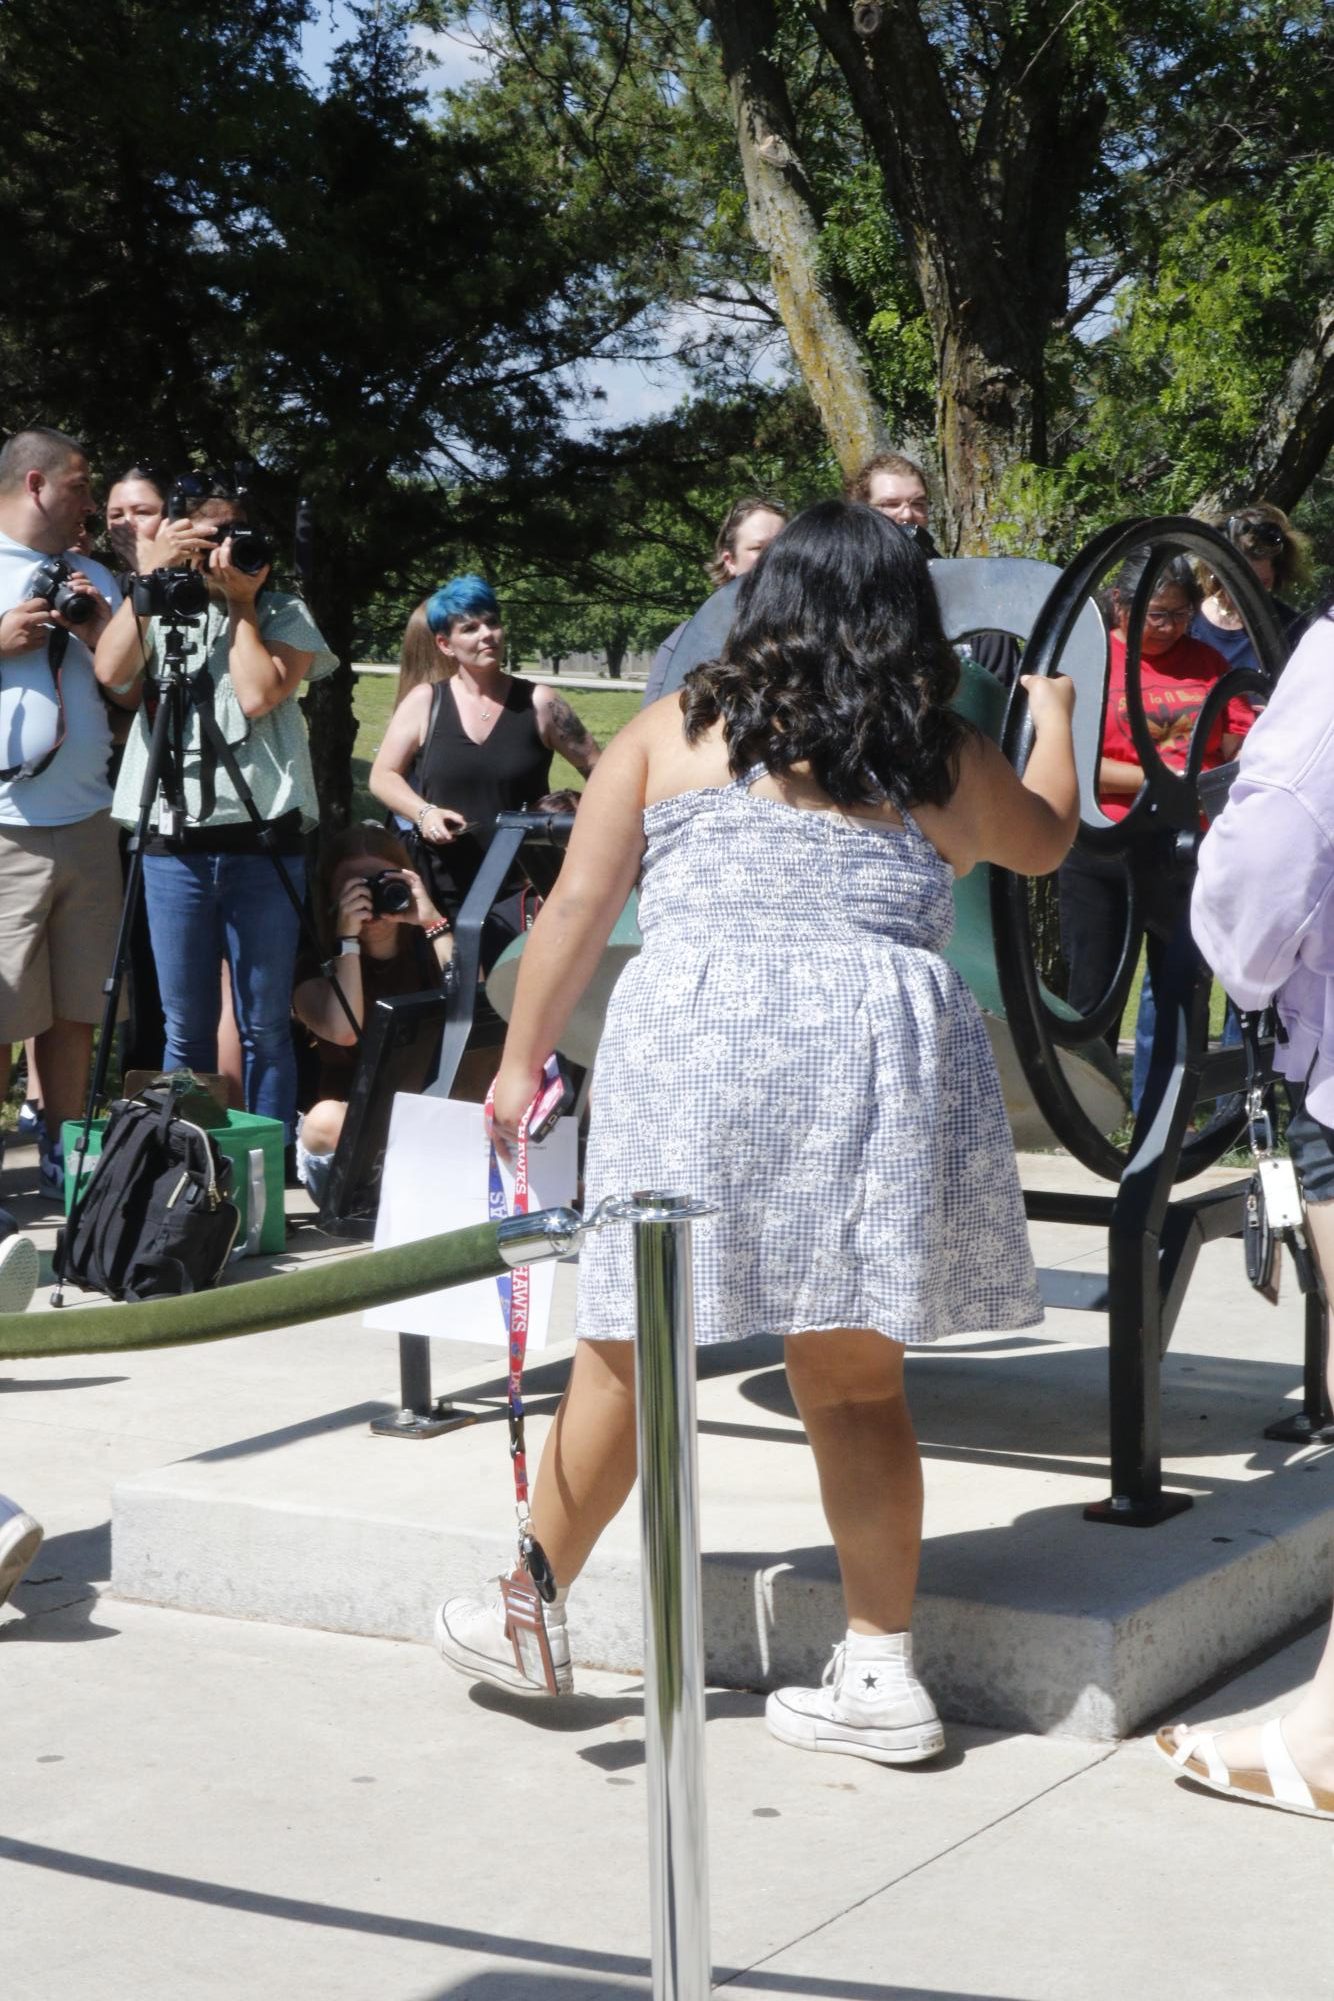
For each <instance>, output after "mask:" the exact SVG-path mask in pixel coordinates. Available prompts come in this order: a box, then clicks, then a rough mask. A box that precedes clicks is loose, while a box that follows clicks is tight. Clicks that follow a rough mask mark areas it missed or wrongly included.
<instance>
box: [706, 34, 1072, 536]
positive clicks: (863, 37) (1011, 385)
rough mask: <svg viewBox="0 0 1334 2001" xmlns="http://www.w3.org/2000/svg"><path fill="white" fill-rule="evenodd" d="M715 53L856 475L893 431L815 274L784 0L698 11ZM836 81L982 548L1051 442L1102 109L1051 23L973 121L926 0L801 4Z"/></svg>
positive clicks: (777, 277) (955, 503)
mask: <svg viewBox="0 0 1334 2001" xmlns="http://www.w3.org/2000/svg"><path fill="white" fill-rule="evenodd" d="M700 4H701V7H702V10H703V11H704V12H705V13H706V15H707V17H708V19H709V20H710V21H711V23H712V24H713V27H714V30H715V33H716V35H717V38H718V41H719V44H720V46H721V49H722V55H723V64H724V69H725V72H726V76H727V80H728V84H729V87H730V89H731V92H732V102H733V107H734V111H735V117H736V126H737V134H738V140H739V144H740V150H741V162H742V170H743V172H744V174H745V180H746V191H747V196H748V199H749V205H750V216H751V227H752V231H753V234H754V236H755V239H756V242H757V243H758V244H759V245H760V247H761V248H762V249H763V250H764V251H765V252H766V254H767V255H768V257H769V260H770V268H771V271H772V274H773V282H774V289H775V292H776V293H777V294H778V298H779V302H780V308H781V311H782V315H783V322H784V325H785V326H786V327H787V329H788V334H789V338H790V339H791V342H792V349H793V353H794V355H795V357H796V360H797V364H798V367H799V368H800V369H801V372H802V376H803V378H804V379H805V381H806V384H807V387H808V388H809V390H810V392H811V395H812V396H813V398H814V400H815V403H816V406H817V408H818V409H819V411H820V414H821V416H822V418H823V419H824V422H825V425H826V429H827V430H828V433H829V436H830V440H831V442H832V444H833V446H834V449H835V451H836V452H837V453H838V456H839V459H840V462H841V463H842V464H843V465H844V466H845V467H848V466H850V465H852V464H854V463H855V462H856V461H857V460H858V459H860V458H864V457H865V456H866V455H867V453H868V452H869V451H872V450H875V449H877V448H878V447H879V446H880V445H881V444H883V443H884V442H885V441H886V440H885V434H884V429H883V424H882V421H881V418H880V414H879V412H878V411H877V410H876V408H875V404H874V398H873V396H872V394H871V392H870V387H869V383H868V381H867V377H866V373H865V368H864V365H863V362H862V358H861V354H860V351H859V349H858V345H857V341H856V338H855V337H854V335H853V334H852V332H851V330H850V328H849V326H848V323H847V321H846V319H845V318H844V317H843V316H842V315H841V314H840V313H839V312H838V311H837V309H836V306H835V304H834V303H833V302H832V301H831V300H830V298H829V296H828V293H827V291H825V290H822V288H821V287H820V285H819V283H818V279H817V276H816V273H817V271H818V250H819V245H818V230H819V217H818V213H817V207H816V203H815V200H814V198H813V194H812V191H811V188H810V186H809V183H808V181H807V179H806V176H805V174H804V173H803V171H802V168H801V164H800V144H799V135H798V133H797V130H796V121H795V119H794V116H793V112H792V107H791V103H790V100H789V97H788V93H787V89H786V86H785V84H784V81H783V76H782V72H781V70H780V68H779V66H778V62H777V59H776V56H775V48H776V38H777V32H778V17H777V11H776V6H775V0H700ZM795 4H797V5H799V6H801V7H802V9H803V11H804V12H805V14H806V17H807V19H808V20H809V22H810V23H811V25H812V27H813V28H814V29H815V31H816V33H817V34H818V35H819V37H820V39H821V41H822V42H823V43H824V45H825V48H826V49H827V51H828V53H829V54H830V56H831V57H832V58H833V60H834V62H835V63H836V64H837V66H838V68H839V70H840V71H841V73H842V76H843V80H844V83H845V85H846V87H847V90H848V93H849V99H850V102H851V105H852V108H853V111H854V113H855V115H856V117H857V119H858V122H859V123H860V125H861V127H862V130H863V133H864V135H865V139H866V143H867V147H868V150H869V152H870V153H871V155H872V157H873V158H874V159H875V160H876V162H877V164H878V166H879V168H880V172H881V175H882V177H883V181H884V187H885V197H886V201H887V204H888V206H889V208H890V210H891V212H892V214H893V215H894V218H895V220H896V222H897V224H898V226H899V229H900V231H901V233H902V237H903V241H904V243H905V245H906V246H907V249H908V253H909V257H910V259H911V262H912V266H913V271H914V275H915V277H916V281H917V285H918V288H919V291H920V294H921V298H922V304H923V307H924V310H925V313H926V317H927V321H928V324H929V326H930V328H931V334H932V340H933V343H934V348H935V359H936V375H937V395H936V444H937V449H938V453H939V458H940V465H941V471H942V475H943V480H944V502H945V506H944V519H943V521H941V522H939V523H938V540H939V541H940V542H941V544H942V546H944V547H945V548H946V549H947V550H948V551H949V552H950V553H951V554H966V555H972V554H982V553H985V551H986V550H987V548H988V546H989V541H990V521H991V514H992V510H993V508H994V506H995V501H996V496H997V492H998V489H999V487H1000V484H1001V481H1002V479H1003V478H1004V475H1005V473H1006V472H1007V470H1008V469H1009V468H1010V467H1011V466H1012V465H1014V464H1016V463H1017V462H1018V461H1020V460H1023V459H1030V458H1041V457H1042V456H1043V454H1044V452H1045V449H1046V398H1045V385H1044V367H1045V360H1046V346H1047V337H1048V334H1049V332H1050V330H1051V328H1052V327H1053V326H1054V325H1055V324H1057V323H1058V322H1059V320H1060V318H1061V315H1062V314H1063V313H1064V312H1065V310H1066V306H1067V304H1068V296H1067V291H1068V273H1069V257H1068V247H1067V233H1068V226H1069V223H1070V220H1071V216H1072V213H1073V208H1074V204H1075V201H1076V199H1077V197H1078V194H1079V191H1080V189H1081V188H1082V186H1083V185H1084V182H1085V180H1086V177H1087V174H1088V172H1089V171H1090V169H1091V168H1092V166H1093V164H1094V162H1095V160H1096V157H1097V151H1098V145H1099V141H1100V137H1101V132H1102V126H1103V122H1104V119H1105V116H1106V107H1105V104H1104V102H1103V100H1102V98H1101V97H1100V96H1099V95H1098V94H1097V93H1096V92H1094V91H1092V90H1091V89H1089V88H1088V87H1087V85H1086V83H1085V82H1084V81H1083V80H1082V79H1080V78H1078V77H1076V76H1075V75H1074V74H1073V72H1072V69H1071V65H1070V62H1069V59H1068V52H1067V47H1066V43H1065V40H1064V38H1063V35H1062V33H1061V21H1060V19H1059V18H1054V19H1049V18H1048V14H1049V10H1048V9H1047V8H1045V7H1042V6H1040V5H1039V6H1035V7H1034V8H1033V10H1032V15H1031V17H1030V18H1027V20H1026V25H1022V26H1020V27H1016V28H1012V29H1011V30H1010V31H1009V32H1008V39H1007V41H1006V43H1005V45H1004V47H1003V48H1002V50H1001V52H1000V55H999V57H998V60H997V64H996V67H995V72H994V75H993V78H992V82H991V86H990V89H989V94H988V98H987V102H986V104H985V106H984V107H983V110H982V113H981V116H980V118H979V120H978V121H977V125H976V130H975V131H972V132H970V133H965V130H964V127H963V125H962V124H961V122H960V120H959V119H958V118H956V116H955V112H954V108H953V105H952V103H951V99H950V95H949V92H948V90H947V87H946V83H945V80H944V77H943V75H942V72H941V66H940V59H939V57H938V55H937V52H936V50H935V48H934V47H933V46H932V43H931V39H930V36H929V35H928V33H927V30H926V27H925V25H924V23H923V21H922V17H921V12H920V10H919V7H918V5H917V0H795Z"/></svg>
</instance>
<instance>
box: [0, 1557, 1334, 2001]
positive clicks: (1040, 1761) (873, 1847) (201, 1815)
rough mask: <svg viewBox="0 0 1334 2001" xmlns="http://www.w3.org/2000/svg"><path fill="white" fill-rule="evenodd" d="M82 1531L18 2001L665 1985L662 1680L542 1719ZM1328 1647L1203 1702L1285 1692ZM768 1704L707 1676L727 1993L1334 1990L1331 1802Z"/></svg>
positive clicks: (27, 1649) (46, 1737) (10, 1930)
mask: <svg viewBox="0 0 1334 2001" xmlns="http://www.w3.org/2000/svg"><path fill="white" fill-rule="evenodd" d="M90 1547H91V1545H90V1544H88V1543H86V1542H85V1544H84V1545H83V1548H82V1551H80V1550H78V1549H76V1548H73V1547H71V1545H70V1543H69V1541H68V1540H67V1539H62V1538H57V1539H56V1540H55V1541H53V1543H52V1545H51V1548H50V1550H49V1551H48V1553H47V1555H46V1556H45V1558H44V1559H42V1567H41V1569H40V1570H39V1575H50V1574H51V1573H52V1571H53V1569H55V1568H60V1569H62V1570H64V1571H65V1576H66V1589H67V1590H68V1591H69V1594H70V1597H71V1599H72V1600H73V1602H67V1603H66V1604H65V1605H64V1606H63V1607H62V1608H60V1609H55V1608H54V1607H53V1608H52V1609H49V1610H46V1611H41V1610H38V1609H36V1607H35V1606H34V1605H33V1603H32V1599H33V1595H34V1594H33V1593H31V1592H30V1593H28V1594H26V1596H27V1600H28V1611H27V1614H26V1616H25V1615H23V1614H22V1613H20V1614H15V1613H13V1612H9V1613H7V1614H3V1615H0V1673H2V1674H3V1678H4V1690H5V1704H6V1715H7V1724H8V1727H7V1729H6V1733H5V1757H4V1766H5V1779H4V1814H3V1830H4V1831H3V1834H2V1835H0V1865H2V1866H0V1945H3V1947H4V1968H5V1975H4V1983H5V1993H6V1995H7V1996H8V1997H9V2001H205V1998H206V1997H208V1998H209V2001H211V1997H214V1996H216V1997H219V2001H221V1997H224V1996H225V1997H228V2001H232V1997H236V1996H244V1997H245V2001H290V1997H292V1996H298V1997H305V1996H307V1995H316V1994H318V1995H320V1996H321V1997H323V2001H446V1997H450V2001H453V1997H467V1998H468V2001H604V1998H609V1997H613V1996H623V1995H646V1994H647V1993H648V1991H649V1987H648V1980H647V1977H646V1974H647V1966H646V1953H647V1940H648V1932H649V1923H648V1909H647V1891H646V1883H647V1852H646V1837H645V1798H644V1768H643V1749H642V1703H641V1698H640V1691H639V1686H638V1684H637V1683H636V1682H634V1681H632V1680H627V1679H624V1678H618V1677H614V1676H610V1675H603V1676H585V1677H584V1686H585V1689H586V1690H587V1691H588V1692H587V1693H586V1694H584V1695H581V1696H578V1697H575V1698H574V1699H573V1700H571V1701H570V1702H569V1703H568V1704H566V1705H564V1706H562V1707H560V1708H559V1709H557V1710H554V1711H548V1710H546V1709H545V1707H544V1706H538V1707H534V1706H530V1705H524V1704H522V1703H520V1702H518V1701H514V1702H511V1701H510V1700H509V1699H507V1698H505V1697H504V1696H502V1695H500V1694H491V1693H488V1692H485V1691H481V1690H470V1689H469V1688H468V1687H467V1686H466V1685H465V1684H464V1683H463V1682H462V1681H460V1680H457V1679H456V1678H455V1677H454V1676H453V1675H451V1674H449V1673H448V1672H447V1671H446V1670H445V1669H444V1668H443V1667H442V1666H441V1664H440V1663H439V1662H438V1661H437V1660H436V1659H435V1658H434V1656H433V1655H432V1654H431V1653H430V1652H429V1651H428V1650H427V1649H426V1648H424V1647H416V1646H404V1645H399V1644H395V1643H393V1642H390V1641H384V1640H365V1639H355V1638H351V1637H347V1636H344V1635H338V1634H329V1633H315V1632H305V1631H302V1630H300V1629H298V1628H295V1627H279V1626H266V1625H257V1624H249V1623H246V1622H242V1621H236V1620H227V1619H211V1618H207V1617H204V1616H201V1615H198V1614H189V1613H180V1612H169V1611H161V1610H153V1609H149V1608H146V1607H141V1606H134V1605H127V1604H120V1603H116V1602H114V1601H111V1600H106V1599H103V1600H100V1601H99V1600H98V1599H97V1598H96V1597H95V1596H93V1595H92V1594H91V1592H90V1591H87V1590H86V1587H84V1586H81V1585H79V1583H78V1581H77V1578H76V1571H77V1569H78V1567H79V1566H78V1563H77V1558H78V1557H79V1555H80V1554H82V1555H84V1556H86V1555H87V1554H88V1553H89V1550H90ZM94 1568H95V1566H94ZM79 1589H84V1590H85V1595H84V1596H82V1597H81V1598H80V1597H75V1595H74V1594H75V1592H76V1591H77V1590H79ZM1315 1649H1316V1641H1315V1639H1314V1638H1312V1639H1308V1640H1307V1641H1305V1642H1303V1643H1302V1644H1300V1645H1298V1646H1295V1647H1291V1648H1289V1649H1287V1650H1286V1651H1285V1652H1283V1653H1282V1654H1280V1655H1279V1656H1277V1657H1276V1658H1275V1659H1273V1660H1272V1661H1270V1662H1268V1663H1266V1664H1265V1665H1264V1666H1263V1667H1261V1668H1259V1669H1257V1670H1255V1671H1254V1672H1253V1673H1252V1674H1250V1675H1248V1676H1247V1677H1245V1678H1244V1679H1243V1680H1241V1681H1240V1682H1238V1683H1236V1684H1234V1685H1233V1686H1232V1687H1230V1688H1228V1689H1226V1690H1224V1691H1223V1692H1221V1693H1220V1694H1219V1695H1217V1696H1216V1697H1214V1698H1213V1699H1211V1700H1207V1701H1204V1702H1201V1703H1198V1704H1196V1705H1195V1706H1194V1712H1193V1713H1194V1714H1195V1715H1199V1716H1208V1717H1217V1716H1223V1715H1227V1714H1231V1713H1234V1712H1236V1711H1239V1710H1242V1709H1245V1708H1248V1707H1249V1706H1251V1705H1252V1704H1258V1705H1259V1706H1261V1707H1263V1708H1266V1709H1268V1708H1271V1707H1273V1706H1274V1705H1276V1704H1281V1703H1282V1702H1283V1701H1284V1700H1286V1699H1287V1698H1288V1696H1289V1694H1290V1692H1291V1690H1292V1689H1293V1688H1294V1687H1296V1686H1297V1685H1298V1684H1299V1683H1300V1682H1301V1681H1302V1680H1303V1679H1304V1678H1305V1677H1306V1676H1307V1675H1308V1674H1309V1672H1310V1668H1311V1665H1312V1662H1313V1659H1314V1655H1315ZM759 1711H760V1703H759V1699H758V1698H756V1697H754V1696H750V1695H746V1694H741V1693H734V1692H719V1693H716V1694H713V1695H711V1696H710V1698H709V1721H708V1727H707V1732H706V1736H707V1746H708V1763H709V1815H710V1844H711V1860H712V1872H711V1873H712V1898H713V1928H712V1937H713V1959H714V1966H715V1980H716V1982H717V1983H718V1984H719V1986H720V1987H722V1989H723V1991H725V1992H731V1991H733V1990H735V1991H736V1992H737V1993H738V1994H746V1995H749V1996H754V1997H766V2001H780V1997H782V2001H787V1998H788V1997H793V1996H812V1997H840V1998H841V2001H906V1997H909V1996H919V1995H920V1996H926V1995H932V1996H941V1997H943V1996H952V1997H955V2001H962V1997H971V2001H984V1998H985V2001H1125V1997H1126V1996H1127V1995H1128V1994H1139V1995H1143V1996H1145V1997H1149V1998H1150V2001H1156V1997H1160V1996H1169V1995H1170V1996H1171V1997H1172V2001H1228V1998H1229V1997H1238V2001H1240V1997H1242V1996H1245V1997H1247V2001H1287V1998H1288V1997H1289V1996H1290V1995H1291V1994H1292V1992H1293V1991H1294V1985H1295V1984H1296V1983H1298V1982H1301V1983H1302V1984H1303V1985H1304V1986H1306V1987H1308V1988H1309V1987H1310V1985H1311V1981H1312V1974H1311V1970H1310V1968H1311V1962H1312V1958H1314V1959H1315V1961H1316V1964H1317V1971H1316V1973H1315V1976H1314V1980H1315V1986H1314V1991H1315V1992H1317V1993H1320V1992H1326V1991H1328V1988H1327V1984H1326V1985H1322V1981H1323V1980H1324V1976H1323V1974H1322V1973H1321V1972H1320V1971H1319V1970H1318V1968H1319V1963H1320V1955H1321V1954H1322V1950H1323V1948H1322V1945H1321V1939H1320V1925H1321V1920H1322V1918H1323V1915H1324V1913H1325V1912H1326V1911H1327V1910H1328V1907H1329V1897H1330V1888H1331V1876H1332V1875H1334V1864H1332V1863H1331V1856H1330V1835H1331V1829H1330V1827H1329V1825H1328V1824H1323V1823H1319V1822H1315V1821H1309V1820H1300V1819H1297V1818H1296V1817H1294V1816H1291V1815H1282V1814H1278V1813H1275V1812H1272V1811H1270V1810H1267V1809H1264V1808H1254V1807H1248V1806H1243V1805H1238V1804H1235V1803H1233V1802H1231V1801H1227V1800H1219V1799H1214V1798H1211V1797H1208V1796H1206V1795H1203V1794H1201V1793H1198V1792H1194V1791H1192V1790H1191V1789H1188V1788H1187V1787H1186V1786H1183V1785H1177V1784H1174V1783H1173V1781H1172V1779H1171V1777H1170V1775H1169V1774H1168V1773H1167V1771H1166V1769H1165V1768H1164V1767H1163V1765H1162V1764H1161V1762H1160V1761H1159V1760H1158V1758H1157V1757H1156V1756H1155V1755H1154V1754H1153V1752H1152V1751H1151V1750H1150V1749H1149V1748H1148V1747H1147V1746H1146V1745H1145V1744H1144V1743H1143V1742H1139V1741H1131V1742H1129V1743H1127V1744H1125V1745H1123V1746H1120V1747H1119V1748H1116V1749H1114V1750H1109V1749H1108V1748H1107V1747H1098V1746H1093V1745H1089V1744H1081V1743H1076V1742H1074V1741H1072V1740H1069V1739H1066V1740H1060V1739H1055V1738H1050V1737H1047V1738H1033V1737H1021V1736H1014V1735H1005V1734H1002V1733H998V1732H985V1731H980V1730H975V1729H968V1728H955V1729H954V1730H952V1731H951V1733H950V1748H949V1751H948V1753H947V1755H946V1757H945V1758H944V1759H942V1760H940V1761H938V1762H937V1763H936V1764H934V1765H932V1766H929V1767H922V1768H918V1769H916V1770H901V1771H894V1770H886V1769H883V1768H880V1767H875V1766H871V1765H867V1764H864V1763H862V1762H861V1761H859V1760H855V1759H847V1760H844V1759H833V1758H819V1757H810V1756H806V1755H803V1754H802V1753H800V1752H795V1751H791V1750H787V1749H785V1748H784V1747H783V1746H781V1745H779V1744H777V1743H775V1742H774V1741H773V1740H772V1739H771V1738H769V1737H768V1736H767V1734H766V1733H765V1730H764V1728H763V1724H762V1723H761V1721H760V1715H759ZM1308 1940H1309V1941H1310V1945H1309V1951H1308V1948H1307V1946H1306V1943H1305V1942H1306V1941H1308ZM1294 1954H1298V1955H1300V1963H1299V1964H1298V1965H1294V1963H1293V1957H1294Z"/></svg>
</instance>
